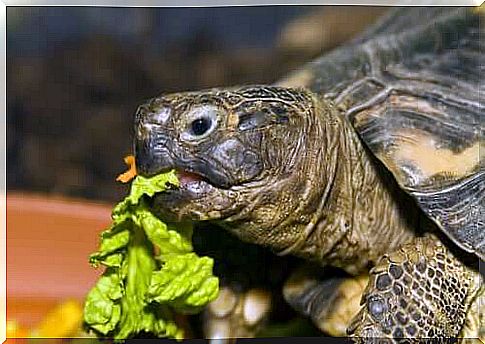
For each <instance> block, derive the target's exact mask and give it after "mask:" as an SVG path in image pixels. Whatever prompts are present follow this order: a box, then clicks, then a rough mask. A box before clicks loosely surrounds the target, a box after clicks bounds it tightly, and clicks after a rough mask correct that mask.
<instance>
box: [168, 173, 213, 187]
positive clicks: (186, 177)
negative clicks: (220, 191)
mask: <svg viewBox="0 0 485 344" xmlns="http://www.w3.org/2000/svg"><path fill="white" fill-rule="evenodd" d="M175 174H176V175H177V178H178V180H179V182H180V185H182V186H184V185H188V184H194V183H200V182H205V183H208V181H207V179H205V178H204V177H202V176H201V175H199V174H197V173H193V172H188V171H185V170H176V172H175Z"/></svg>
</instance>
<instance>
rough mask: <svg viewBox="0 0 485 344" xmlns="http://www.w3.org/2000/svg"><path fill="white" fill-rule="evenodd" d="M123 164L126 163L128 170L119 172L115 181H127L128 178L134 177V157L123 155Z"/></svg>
mask: <svg viewBox="0 0 485 344" xmlns="http://www.w3.org/2000/svg"><path fill="white" fill-rule="evenodd" d="M124 161H125V164H127V165H128V171H126V172H124V173H122V174H120V175H119V176H118V177H117V178H116V181H118V182H122V183H128V182H129V181H130V180H132V179H133V178H135V177H136V165H135V157H134V156H133V155H127V156H125V159H124Z"/></svg>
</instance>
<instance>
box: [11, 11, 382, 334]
mask: <svg viewBox="0 0 485 344" xmlns="http://www.w3.org/2000/svg"><path fill="white" fill-rule="evenodd" d="M384 11H385V8H382V7H354V6H353V7H331V6H329V7H315V6H259V7H219V8H217V7H211V8H204V7H200V8H109V7H7V193H8V198H7V199H8V201H7V212H8V217H7V248H8V249H7V280H8V288H7V295H8V301H7V316H8V319H9V322H7V325H8V326H9V331H10V332H9V333H10V336H12V337H19V336H20V337H22V336H24V337H25V336H32V335H34V336H55V337H56V336H57V337H65V336H73V335H80V332H79V321H80V319H81V315H82V308H81V307H82V302H83V297H84V295H85V293H86V292H87V291H88V290H89V288H90V287H91V286H92V285H93V283H94V282H95V281H96V279H97V277H98V275H99V273H100V272H99V271H95V270H94V269H92V268H91V267H90V266H89V264H88V259H87V257H88V255H89V254H90V253H91V252H93V251H95V250H96V247H97V244H98V234H99V232H100V231H101V230H102V229H103V228H105V227H106V226H108V225H109V223H110V217H109V214H110V210H111V207H112V206H113V205H114V203H115V202H117V201H119V200H121V199H122V198H123V197H124V195H126V192H127V191H128V186H127V185H122V184H120V183H117V182H116V181H115V178H116V176H117V175H118V174H119V173H121V172H123V171H124V170H125V169H126V166H125V165H124V163H123V157H124V156H126V155H128V154H131V153H132V136H133V132H132V122H133V115H134V113H135V110H136V108H137V106H138V105H139V104H141V103H143V102H144V101H145V100H147V99H149V98H151V97H154V96H156V95H159V94H161V93H166V92H177V91H183V90H196V89H201V88H208V87H219V86H234V85H241V84H259V83H272V82H274V81H276V80H278V79H279V78H281V77H284V76H285V75H286V74H287V73H288V72H291V71H293V70H295V69H297V68H299V67H300V66H302V65H303V64H304V63H305V62H308V61H311V60H312V59H313V58H315V57H317V56H319V55H320V54H322V53H324V52H325V51H328V50H330V49H332V48H333V47H335V46H337V45H339V44H341V43H342V42H344V41H346V40H349V39H351V38H352V37H354V36H355V35H356V34H358V33H360V32H362V31H363V30H364V29H365V27H366V26H367V25H369V24H370V23H372V22H374V21H375V20H376V18H377V17H378V16H379V15H381V14H382V13H383V12H384ZM197 235H200V236H197ZM211 236H212V238H211ZM193 240H194V245H195V247H196V251H197V252H198V253H199V254H201V255H203V254H207V255H210V256H211V257H213V258H214V260H215V262H216V265H215V274H216V275H218V276H222V277H221V278H222V280H223V282H224V279H226V280H239V281H245V282H247V283H249V284H254V283H256V284H260V285H262V286H264V287H273V286H274V288H275V290H279V286H280V285H281V282H282V280H283V279H284V277H285V274H287V273H288V271H289V270H290V269H289V266H290V265H292V264H293V262H292V261H291V259H286V260H284V261H283V260H282V258H280V257H275V256H274V255H272V254H271V253H269V252H268V251H266V250H262V249H261V248H259V247H254V246H251V245H244V244H242V243H240V242H238V241H236V240H234V239H233V238H232V237H230V236H229V235H227V233H225V232H221V231H196V232H195V234H194V239H193ZM221 242H223V243H224V244H223V245H220V244H219V243H221ZM211 243H212V247H211ZM241 252H243V253H242V254H241ZM277 258H278V259H279V261H278V264H274V259H277ZM244 267H245V268H246V269H244ZM275 268H276V270H274V269H275ZM268 278H269V279H268ZM280 307H282V308H279V309H277V311H275V312H274V315H275V317H273V320H275V321H276V322H278V321H280V322H284V321H287V320H288V319H291V318H292V317H296V315H295V314H294V313H292V312H291V310H290V309H288V307H287V306H286V308H285V306H284V305H283V306H280ZM300 320H301V319H300ZM292 323H293V324H296V327H297V328H298V329H299V330H298V331H300V332H298V331H296V332H295V326H293V327H292V329H290V330H289V331H290V332H288V331H286V332H285V330H283V329H282V328H281V327H280V328H279V329H278V330H277V331H276V332H267V334H268V333H269V334H272V335H275V334H279V335H285V334H287V335H302V334H303V335H304V334H307V335H309V334H313V335H315V334H317V333H319V332H316V331H315V329H314V328H312V327H311V325H310V324H309V323H306V326H304V325H302V323H301V322H292ZM291 331H293V332H291ZM302 331H303V332H302ZM305 331H306V332H305ZM194 335H196V336H200V335H201V333H200V332H195V333H194Z"/></svg>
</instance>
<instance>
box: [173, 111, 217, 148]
mask: <svg viewBox="0 0 485 344" xmlns="http://www.w3.org/2000/svg"><path fill="white" fill-rule="evenodd" d="M218 117H219V112H218V110H217V109H215V108H214V107H213V106H202V107H197V108H194V109H193V110H192V111H191V112H190V113H189V114H188V116H187V118H186V120H185V121H184V122H185V125H184V126H185V130H184V131H183V133H182V135H181V138H182V139H183V140H186V141H192V142H195V141H199V140H201V139H203V138H205V137H207V136H209V135H210V134H211V133H212V132H213V131H214V130H215V129H216V127H217V123H218Z"/></svg>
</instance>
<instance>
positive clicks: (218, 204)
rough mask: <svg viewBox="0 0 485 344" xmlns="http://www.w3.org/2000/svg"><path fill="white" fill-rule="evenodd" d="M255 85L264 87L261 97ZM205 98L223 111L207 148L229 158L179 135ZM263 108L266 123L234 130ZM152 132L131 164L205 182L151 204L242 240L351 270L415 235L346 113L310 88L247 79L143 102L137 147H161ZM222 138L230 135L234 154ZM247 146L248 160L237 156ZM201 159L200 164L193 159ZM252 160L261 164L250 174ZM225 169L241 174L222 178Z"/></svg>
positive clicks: (412, 216) (405, 206)
mask: <svg viewBox="0 0 485 344" xmlns="http://www.w3.org/2000/svg"><path fill="white" fill-rule="evenodd" d="M261 90H262V91H263V92H266V93H265V94H266V95H265V94H263V96H261ZM258 92H259V93H258ZM268 95H269V96H268ZM207 99H209V101H208V102H207ZM204 101H206V102H205V103H204ZM269 103H272V104H279V105H281V106H284V110H285V116H286V117H287V118H288V121H287V122H281V123H276V124H275V123H270V122H271V121H270V117H277V116H278V115H277V114H275V113H274V112H272V110H271V108H270V107H269V105H268V104H269ZM202 104H204V105H202ZM207 104H209V106H211V105H213V106H214V107H213V108H209V110H210V111H220V112H221V115H219V116H220V119H219V120H218V123H219V124H218V126H219V127H218V128H217V131H214V133H213V134H211V135H212V136H213V137H211V138H210V139H211V140H214V141H213V142H211V143H210V144H211V147H216V148H215V149H214V150H213V151H212V152H211V156H216V157H217V156H222V157H223V159H225V161H219V160H217V159H216V160H215V161H211V160H209V159H207V156H206V155H207V148H205V147H204V149H203V150H202V149H201V148H200V147H202V146H203V145H204V144H205V142H204V140H201V141H200V142H197V141H196V142H197V145H194V144H193V142H185V141H184V139H183V135H181V134H180V133H183V131H184V127H186V126H187V122H189V121H190V119H192V118H193V117H194V116H195V117H197V114H196V115H194V112H195V113H197V111H199V112H203V110H197V108H198V107H199V108H200V107H202V106H207ZM194 108H195V109H196V110H194V111H192V112H191V109H194ZM265 109H268V111H267V113H264V115H261V116H266V117H265V118H257V117H256V119H254V121H255V122H257V121H260V122H262V123H260V124H258V125H257V126H256V127H255V128H252V130H247V131H239V132H238V131H237V128H238V125H239V124H241V121H242V120H243V119H244V116H248V114H249V116H254V114H259V113H263V112H264V110H265ZM204 111H206V110H204ZM160 112H169V113H170V116H169V118H168V119H166V121H167V122H165V123H164V124H163V126H162V125H160V124H154V122H153V121H150V122H149V120H147V119H148V118H155V116H154V115H153V114H156V113H160ZM246 118H247V117H246ZM148 122H149V123H148ZM154 132H155V133H157V135H159V136H158V137H160V135H162V136H163V137H164V139H163V142H164V144H163V147H161V148H158V149H152V150H151V151H143V150H142V148H139V151H138V154H137V160H138V161H137V166H138V167H139V171H140V172H141V173H142V174H143V173H146V174H149V173H158V172H161V171H164V170H167V169H169V168H180V169H185V170H188V171H190V172H193V173H196V174H199V175H202V176H204V180H205V181H199V184H198V186H197V188H195V187H192V190H195V189H197V191H196V192H191V193H190V194H189V193H187V192H180V193H178V194H177V193H176V192H173V194H171V195H170V194H169V195H162V196H161V198H160V199H159V202H157V207H158V208H159V211H160V215H161V216H162V217H165V218H167V219H169V220H170V219H176V220H212V221H215V222H217V223H219V224H220V225H222V226H223V227H225V228H227V229H228V230H229V231H231V232H233V233H234V234H235V235H237V236H238V237H240V238H241V239H242V240H244V241H248V242H252V243H256V244H261V245H265V246H269V247H271V248H272V249H273V250H275V251H277V252H279V253H280V254H289V253H291V254H294V255H297V256H300V257H303V258H306V259H309V260H312V261H317V262H319V263H321V264H322V265H333V266H337V267H341V268H343V269H345V270H346V271H347V272H349V273H351V274H357V273H359V272H362V271H363V270H367V269H368V267H369V266H371V265H373V264H374V263H375V262H376V260H377V259H378V258H379V257H380V256H382V255H383V254H384V253H385V252H388V250H390V249H395V248H397V247H398V246H400V245H401V244H403V243H405V242H407V241H409V240H410V239H411V238H412V237H413V235H414V234H415V233H414V229H415V228H416V221H417V217H418V215H417V211H416V208H415V206H414V205H413V204H411V203H410V202H409V201H406V200H405V201H404V202H403V199H402V198H400V197H396V195H397V194H398V193H399V190H398V188H397V186H396V184H395V183H394V182H393V180H392V179H391V178H387V177H386V176H385V175H384V173H381V172H383V169H382V171H379V169H380V167H379V166H377V164H376V162H375V161H373V160H372V159H371V157H370V154H369V153H367V152H366V151H365V149H364V147H363V145H362V144H361V142H360V141H359V139H358V137H357V135H356V133H355V131H354V130H353V129H352V128H351V126H350V124H349V123H348V122H347V120H346V119H345V118H343V117H342V116H340V115H339V113H338V112H337V110H336V109H334V108H333V107H332V104H330V103H328V102H326V101H325V100H323V99H318V98H317V97H315V96H313V95H312V94H311V93H310V92H308V91H305V90H300V89H298V90H295V89H286V88H275V87H264V88H249V87H246V88H241V89H234V90H230V91H220V90H212V91H207V92H200V93H182V94H177V95H168V96H164V97H163V98H158V99H155V100H154V101H152V102H151V103H150V104H147V105H145V106H143V107H141V108H140V110H139V113H138V126H137V134H138V138H139V141H138V147H152V146H153V147H160V142H159V141H156V140H157V138H156V137H157V135H154V134H153V133H154ZM160 133H161V134H160ZM220 133H222V134H220ZM218 135H220V137H219V136H218ZM228 137H230V139H231V140H232V141H234V142H235V143H233V144H232V145H233V146H234V149H233V150H232V151H230V153H228V150H227V149H226V147H227V138H228ZM217 145H219V147H218V146H217ZM246 147H250V148H249V149H248V151H249V153H245V154H246V156H250V157H251V159H248V158H245V156H244V155H243V153H244V150H245V149H247V148H246ZM162 148H163V149H166V151H167V152H169V153H166V154H165V153H163V151H162ZM157 152H159V153H157ZM157 154H158V155H157ZM164 154H165V155H164ZM253 155H255V156H256V157H254V156H253ZM241 156H242V157H241ZM181 157H183V159H184V163H183V164H182V163H180V159H181ZM199 160H203V161H204V164H205V166H204V167H203V168H201V167H199V166H197V164H196V163H195V162H197V161H199ZM184 164H185V167H181V166H183V165H184ZM224 165H226V166H224ZM251 165H253V166H262V168H261V169H260V171H258V173H253V170H252V166H251ZM228 168H232V169H233V170H235V171H236V172H239V173H240V174H239V175H238V174H236V173H234V174H233V175H229V176H224V173H226V172H225V171H223V169H226V170H227V169H228ZM204 169H211V170H213V171H218V170H219V171H218V172H219V175H217V176H216V177H214V176H212V175H208V174H207V172H206V170H204ZM230 172H232V171H230ZM221 175H222V176H223V177H220V176H221ZM246 176H251V177H250V178H246ZM211 178H212V179H211ZM206 181H208V182H206ZM218 184H224V185H223V186H219V185H218ZM183 188H184V186H182V189H183ZM189 188H190V186H188V187H187V189H189ZM183 191H184V190H183ZM404 212H407V213H406V214H404Z"/></svg>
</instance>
